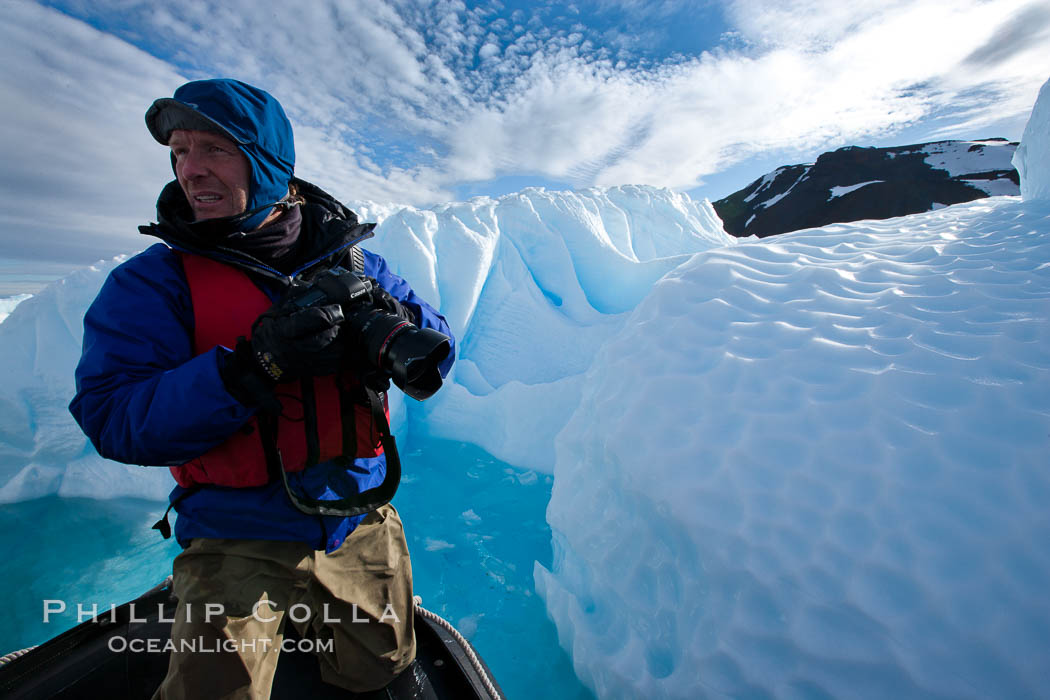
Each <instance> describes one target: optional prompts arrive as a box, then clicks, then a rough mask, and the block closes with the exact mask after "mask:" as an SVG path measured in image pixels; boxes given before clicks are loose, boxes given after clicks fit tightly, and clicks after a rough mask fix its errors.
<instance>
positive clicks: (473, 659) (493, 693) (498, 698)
mask: <svg viewBox="0 0 1050 700" xmlns="http://www.w3.org/2000/svg"><path fill="white" fill-rule="evenodd" d="M413 602H415V610H416V614H417V615H421V616H422V617H425V618H427V619H428V620H432V621H434V622H436V623H437V624H439V625H441V627H443V628H444V629H445V630H446V631H447V632H448V633H449V634H451V635H452V637H453V639H455V640H456V641H457V642H458V643H459V645H460V646H461V647H463V650H464V651H465V652H466V654H467V658H468V659H469V660H470V665H471V666H473V667H474V670H475V671H476V672H477V674H478V677H479V678H481V682H482V683H484V684H485V690H487V691H488V694H489V697H491V698H492V700H506V698H505V697H504V696H503V694H502V693H500V692H499V691H498V690H496V686H494V685H493V684H492V680H491V679H490V678H489V674H488V670H487V669H486V668H485V667H484V666H483V665H482V663H481V659H479V658H478V655H477V654H475V653H474V648H473V647H472V646H471V645H470V642H468V641H467V640H466V638H465V637H464V636H463V635H462V634H460V633H459V630H457V629H456V628H455V627H453V626H452V623H451V622H449V621H448V620H446V619H445V618H443V617H441V616H440V615H438V614H437V613H433V612H430V611H429V610H427V609H426V608H424V607H423V605H422V602H423V599H422V598H421V597H419V596H414V601H413Z"/></svg>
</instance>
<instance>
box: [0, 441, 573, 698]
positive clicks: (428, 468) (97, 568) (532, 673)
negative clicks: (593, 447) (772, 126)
mask: <svg viewBox="0 0 1050 700" xmlns="http://www.w3.org/2000/svg"><path fill="white" fill-rule="evenodd" d="M401 451H402V457H403V461H404V473H405V477H404V479H403V481H402V484H401V489H400V490H399V491H398V495H397V497H396V498H395V499H394V504H395V505H396V506H397V508H398V510H399V511H400V513H401V516H402V518H403V520H404V522H405V529H406V531H407V534H408V540H409V547H410V549H411V551H412V562H413V567H414V574H415V588H416V594H417V595H420V596H422V598H423V604H424V606H426V607H427V608H428V609H430V610H433V611H434V612H436V613H438V614H439V615H441V616H442V617H444V618H446V619H448V620H449V621H451V622H452V623H453V624H455V625H456V626H457V627H458V628H459V630H460V631H461V632H463V633H464V635H465V636H466V637H467V638H468V639H470V640H471V642H472V643H473V644H474V645H475V646H476V647H477V648H478V650H479V651H480V652H481V654H482V656H483V658H484V659H485V662H486V663H487V664H488V665H489V667H490V668H492V670H493V673H494V674H495V676H496V679H497V680H498V681H499V683H500V685H501V686H502V687H503V690H504V692H505V693H506V694H507V697H509V698H511V700H515V699H516V698H557V699H558V700H562V699H566V700H587V699H589V698H592V697H593V696H592V695H591V694H590V693H589V692H588V691H587V690H586V689H584V688H583V687H582V686H581V685H580V683H579V681H577V679H576V677H575V675H574V674H573V671H572V666H571V662H570V660H569V658H568V656H567V655H566V654H565V652H564V651H562V649H561V648H560V647H559V646H558V642H557V633H556V631H555V628H554V625H553V624H552V623H551V622H550V621H549V620H548V618H547V615H546V612H545V611H544V607H543V603H542V601H541V600H540V598H539V597H538V596H537V595H536V594H535V590H534V584H533V577H532V571H533V562H535V561H539V562H541V563H543V564H545V565H546V566H550V565H551V562H550V560H551V544H550V542H551V535H550V528H549V526H548V525H547V523H546V521H545V519H544V511H545V509H546V506H547V502H548V500H549V498H550V492H551V483H552V482H551V477H550V476H549V475H539V474H536V473H535V472H531V471H524V470H521V469H517V468H514V467H511V466H509V465H507V464H505V463H503V462H500V461H498V460H496V459H494V458H492V457H491V456H489V455H488V454H487V453H485V452H484V451H482V450H480V449H478V448H477V447H474V446H472V445H467V444H463V443H458V442H449V441H438V440H425V441H423V440H416V441H413V440H408V441H405V443H404V445H403V446H402V447H401ZM162 512H163V504H160V503H157V502H153V501H145V500H139V499H117V500H111V501H98V500H92V499H79V498H77V499H62V498H56V497H48V498H43V499H37V500H33V501H26V502H22V503H14V504H6V505H2V506H0V551H2V552H4V557H5V566H4V569H5V575H4V577H3V580H2V582H0V593H2V595H3V599H4V600H5V601H7V602H8V603H9V606H8V607H9V610H10V614H11V616H12V617H13V624H8V625H4V626H3V627H2V631H0V653H6V652H8V651H11V650H14V649H20V648H23V647H26V646H30V645H33V644H39V643H41V642H42V641H44V640H46V639H48V638H50V637H53V636H55V635H57V634H58V633H60V632H62V631H64V630H65V629H68V628H69V627H71V626H73V624H75V621H76V608H75V605H76V603H77V602H81V603H83V604H84V605H85V606H86V607H89V608H90V606H91V604H93V603H97V604H98V605H99V609H100V610H105V609H108V606H109V605H110V604H119V603H122V602H125V601H127V600H129V599H131V598H134V597H136V596H137V595H139V594H141V593H143V592H144V591H145V590H146V589H147V588H149V587H151V586H153V585H155V584H156V583H158V582H159V581H160V580H162V579H163V578H164V577H165V576H167V575H168V573H170V569H171V559H172V558H173V557H174V556H175V555H176V554H177V553H178V551H179V548H178V545H176V544H174V543H173V542H165V541H163V540H161V538H160V536H159V535H157V533H156V532H155V531H153V530H151V529H150V527H151V526H152V524H153V523H154V522H155V521H156V520H157V518H158V517H159V516H160V514H161V513H162ZM45 599H54V600H64V601H66V602H67V604H69V607H70V610H69V612H68V613H66V614H62V615H57V616H53V617H52V618H51V622H50V624H48V625H44V624H43V622H42V610H43V601H44V600H45ZM540 679H542V680H540Z"/></svg>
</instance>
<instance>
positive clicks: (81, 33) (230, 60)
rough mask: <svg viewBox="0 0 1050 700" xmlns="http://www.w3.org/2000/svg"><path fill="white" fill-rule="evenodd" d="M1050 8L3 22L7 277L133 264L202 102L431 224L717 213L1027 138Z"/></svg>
mask: <svg viewBox="0 0 1050 700" xmlns="http://www.w3.org/2000/svg"><path fill="white" fill-rule="evenodd" d="M1048 45H1050V0H1034V1H1033V0H854V1H853V2H849V3H845V2H842V0H721V1H716V0H593V1H591V2H574V3H567V2H549V1H541V2H518V1H516V0H506V1H504V2H499V1H497V0H492V1H487V2H461V1H460V0H452V1H446V0H436V1H429V2H428V1H424V0H367V1H366V0H361V1H358V0H311V1H310V2H302V3H298V2H288V1H287V0H214V1H213V0H185V1H182V0H173V1H172V2H166V3H157V2H152V1H148V2H147V1H138V0H68V1H64V2H42V3H37V2H27V1H24V0H4V2H3V12H2V13H0V66H2V68H0V103H2V104H3V105H4V110H3V113H2V116H0V119H2V120H3V129H2V130H0V140H2V147H3V153H4V157H3V159H2V160H0V182H2V187H3V194H4V199H5V201H6V203H7V206H5V207H4V209H3V213H2V214H0V259H11V258H18V259H32V260H50V261H69V262H80V263H86V262H90V261H92V260H95V259H97V258H99V257H103V256H109V255H113V254H116V253H120V252H128V251H134V250H139V249H141V248H142V247H144V246H145V244H146V243H148V241H146V240H145V239H143V238H142V237H141V236H140V235H139V234H137V233H136V232H135V225H136V224H138V223H144V222H146V221H147V220H149V219H151V218H152V216H153V205H154V202H155V200H156V195H157V193H158V192H159V189H160V187H161V186H162V185H163V183H164V182H166V181H167V180H169V179H171V171H170V168H169V166H168V159H167V157H166V155H165V152H164V150H163V148H162V147H161V146H159V145H158V144H156V143H154V142H153V141H152V140H151V138H150V137H149V135H148V133H147V132H146V129H145V127H144V125H143V114H144V113H145V110H146V108H147V107H148V106H149V104H150V103H151V102H152V100H153V99H154V98H156V97H160V96H169V95H171V93H172V92H173V91H174V89H175V88H176V87H177V86H178V85H180V84H181V83H182V82H185V81H186V80H191V79H198V78H206V77H217V76H226V77H236V78H239V79H241V80H245V81H247V82H250V83H253V84H256V85H259V86H261V87H263V88H265V89H267V90H269V91H270V92H272V93H273V94H274V95H275V96H277V97H278V99H280V100H281V102H282V103H283V104H284V106H285V108H286V110H287V112H288V114H289V117H290V118H291V120H292V123H293V125H294V127H295V130H296V144H297V151H298V163H297V174H298V175H299V176H301V177H304V178H306V179H308V180H312V181H314V182H316V183H317V184H319V185H321V186H322V187H324V188H325V189H327V190H329V191H330V192H332V193H333V194H335V195H336V196H338V197H339V198H341V199H344V200H350V201H358V200H370V201H375V202H392V203H405V204H414V205H417V206H418V205H428V204H435V203H441V202H445V201H450V200H455V199H465V198H469V197H471V196H475V195H489V196H497V195H500V194H505V193H507V192H513V191H516V190H519V189H521V188H523V187H525V186H530V185H541V186H546V187H549V188H558V189H567V188H581V187H590V186H606V185H618V184H628V183H631V184H651V185H658V186H664V187H670V188H672V189H676V190H680V191H686V192H688V193H690V194H691V195H693V196H695V197H708V198H710V199H717V198H719V197H722V196H725V195H726V194H729V193H730V192H732V191H734V190H736V189H739V188H740V187H743V186H744V185H746V184H747V183H748V182H750V181H751V180H753V179H754V178H756V177H758V176H760V175H761V174H763V173H764V172H767V171H769V170H771V169H772V168H774V167H776V166H777V165H781V164H787V163H798V162H808V161H811V160H812V159H813V158H815V157H816V156H817V155H818V154H819V153H821V152H823V151H826V150H831V149H834V148H838V147H841V146H845V145H879V146H881V145H891V144H904V143H916V142H921V141H927V140H933V139H938V138H986V137H992V136H1002V137H1006V138H1009V139H1011V140H1016V139H1018V138H1020V135H1021V132H1022V130H1023V128H1024V124H1025V122H1026V120H1027V117H1028V114H1029V112H1030V111H1031V107H1032V105H1033V103H1034V101H1035V96H1036V93H1037V92H1038V89H1039V86H1040V85H1041V84H1042V83H1043V82H1045V81H1046V79H1047V78H1048V77H1050V51H1048V50H1047V46H1048Z"/></svg>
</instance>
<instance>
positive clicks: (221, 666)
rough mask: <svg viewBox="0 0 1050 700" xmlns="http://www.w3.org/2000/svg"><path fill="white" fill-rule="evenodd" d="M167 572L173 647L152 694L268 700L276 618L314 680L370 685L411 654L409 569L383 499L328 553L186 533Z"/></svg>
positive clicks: (279, 635)
mask: <svg viewBox="0 0 1050 700" xmlns="http://www.w3.org/2000/svg"><path fill="white" fill-rule="evenodd" d="M173 570H174V589H175V594H176V595H177V596H178V598H179V604H178V608H177V610H176V613H175V622H174V624H173V625H172V630H171V638H172V642H173V644H174V646H175V651H173V652H172V654H171V659H170V662H169V666H168V675H167V677H165V679H164V681H163V683H162V684H161V687H160V688H159V689H158V690H157V693H156V694H155V695H154V696H153V697H154V700H158V699H160V700H182V699H183V698H186V699H192V700H201V699H206V698H229V699H231V700H232V699H238V700H239V699H241V698H244V699H246V700H247V699H251V700H257V699H260V700H265V699H267V698H269V697H270V686H271V684H272V683H273V677H274V672H275V671H276V669H277V659H278V657H279V653H280V651H281V644H282V642H283V641H284V636H283V632H282V631H283V629H284V623H285V619H286V618H287V619H289V620H291V621H292V624H294V625H295V628H296V630H297V631H298V632H299V635H300V636H301V637H302V639H303V644H297V645H295V646H294V647H293V650H292V651H291V653H301V651H297V650H295V649H299V650H301V649H303V648H304V647H306V648H309V647H311V646H312V647H313V649H309V650H311V651H314V652H315V653H316V654H317V656H318V659H319V663H320V665H321V677H322V678H323V679H324V680H325V682H327V683H331V684H333V685H337V686H340V687H342V688H346V689H347V690H352V691H356V692H363V691H368V690H375V689H377V688H381V687H383V686H385V685H387V684H388V683H389V682H390V681H391V680H393V679H394V677H395V676H397V674H399V673H400V672H401V671H403V670H404V669H405V668H406V667H407V666H408V665H409V664H410V663H411V662H412V660H413V659H414V658H415V655H416V639H415V634H414V632H413V628H412V567H411V563H410V561H409V556H408V545H407V544H406V542H405V535H404V531H403V529H402V526H401V519H400V518H399V517H398V514H397V511H396V510H394V508H393V506H390V505H386V506H383V507H382V508H380V509H379V510H377V511H375V512H373V513H370V514H369V515H368V516H367V517H366V518H365V520H364V521H363V522H362V523H361V525H359V526H358V527H357V529H356V530H354V531H353V532H352V533H351V534H350V536H349V537H347V539H346V541H345V542H343V545H342V546H341V547H340V548H339V549H338V550H336V551H335V552H332V553H331V554H329V555H326V554H325V553H324V552H318V551H315V550H314V549H313V548H311V547H309V546H307V545H306V544H302V543H296V542H274V541H258V540H216V539H194V540H193V541H192V542H191V543H190V546H189V547H188V548H186V549H185V550H184V551H183V552H182V553H181V554H179V555H178V556H177V557H175V562H174V565H173ZM220 606H221V609H220ZM187 620H188V621H187ZM289 642H291V640H289ZM284 651H285V653H289V650H288V648H286V649H285V650H284Z"/></svg>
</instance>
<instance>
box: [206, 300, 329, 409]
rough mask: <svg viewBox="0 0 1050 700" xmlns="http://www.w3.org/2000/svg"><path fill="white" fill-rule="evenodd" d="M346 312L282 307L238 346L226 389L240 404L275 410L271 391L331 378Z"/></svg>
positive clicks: (262, 320) (226, 372)
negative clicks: (306, 379) (298, 382)
mask: <svg viewBox="0 0 1050 700" xmlns="http://www.w3.org/2000/svg"><path fill="white" fill-rule="evenodd" d="M342 322H343V310H342V308H341V307H340V306H339V305H338V304H329V305H327V306H310V307H307V308H299V307H297V306H295V305H294V304H291V303H280V304H276V305H274V306H273V307H271V308H270V309H269V310H268V311H266V312H265V313H263V314H262V315H261V316H259V318H257V319H256V320H255V323H253V324H252V338H251V340H248V339H246V338H244V337H243V336H242V337H241V338H239V339H238V340H237V345H236V347H235V348H234V351H233V354H232V355H230V356H228V357H227V358H226V363H225V365H224V367H223V368H222V371H221V376H222V379H223V383H224V384H225V385H226V389H227V391H229V392H230V394H232V395H233V396H234V398H236V399H237V400H238V401H240V402H241V403H243V404H245V405H246V406H260V407H262V408H263V409H264V410H271V409H275V408H276V410H277V411H278V412H279V411H280V405H279V404H275V403H274V402H275V401H276V398H275V397H274V396H273V387H274V386H275V385H276V384H277V383H278V382H288V381H293V380H295V379H298V378H300V377H306V376H317V375H323V374H333V373H334V372H336V371H337V370H338V369H339V366H340V363H341V361H342V359H343V355H344V352H345V348H344V347H343V343H341V342H340V341H339V339H338V336H339V328H340V324H341V323H342Z"/></svg>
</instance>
